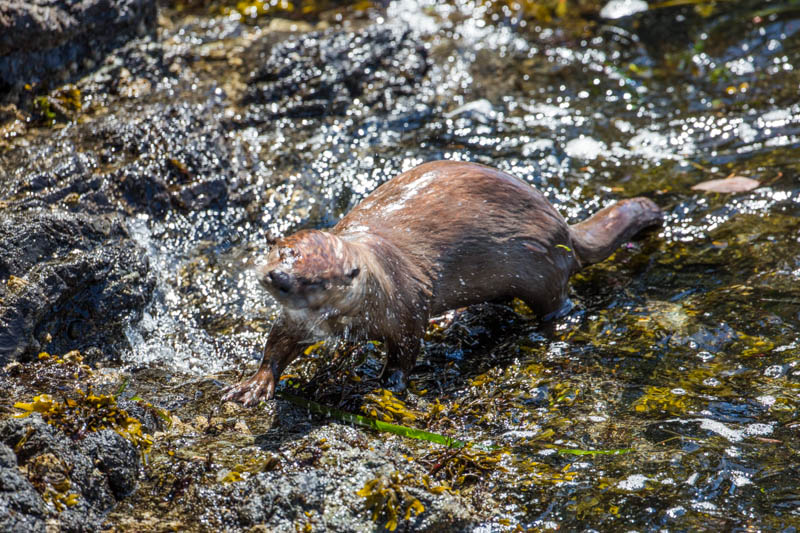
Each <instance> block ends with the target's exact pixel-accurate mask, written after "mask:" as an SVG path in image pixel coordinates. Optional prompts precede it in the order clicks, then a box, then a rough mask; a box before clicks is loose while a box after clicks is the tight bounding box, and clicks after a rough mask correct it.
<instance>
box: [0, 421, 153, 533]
mask: <svg viewBox="0 0 800 533" xmlns="http://www.w3.org/2000/svg"><path fill="white" fill-rule="evenodd" d="M0 443H2V444H0V450H4V449H6V448H5V447H8V448H10V449H13V450H16V462H18V463H19V466H20V467H23V468H24V471H25V473H26V475H27V477H28V479H25V478H24V477H22V476H21V475H20V476H18V478H13V476H10V475H9V476H5V477H2V478H0V479H2V480H3V483H5V482H6V481H5V480H6V479H9V480H11V479H12V478H13V479H14V480H16V481H15V482H16V483H17V485H15V486H13V487H12V488H10V489H8V490H9V491H10V492H12V493H13V498H12V499H11V504H10V505H9V507H10V508H11V509H14V510H15V513H13V514H10V515H9V516H10V518H9V519H14V520H16V521H17V523H20V524H22V525H23V526H24V527H26V526H28V525H30V526H31V527H29V529H28V530H29V531H43V530H44V529H43V527H44V525H43V521H44V520H45V519H50V520H55V521H56V522H57V524H58V527H59V529H60V530H61V531H65V532H70V531H76V532H77V531H96V530H97V528H98V527H99V526H100V523H101V522H102V520H103V517H104V516H105V513H106V512H107V511H108V510H109V509H111V507H112V506H113V505H114V504H115V503H116V502H117V501H118V499H121V498H122V497H123V496H124V495H126V494H128V493H129V492H130V491H131V490H132V489H133V487H134V484H135V480H136V477H137V476H138V471H139V466H140V460H139V454H138V452H137V451H136V449H135V448H134V446H133V444H131V443H130V442H128V441H127V440H125V439H123V438H122V437H120V436H119V435H117V434H116V433H114V432H113V431H110V430H107V431H101V432H98V433H94V434H89V435H88V436H87V437H86V438H85V439H83V440H82V441H79V442H78V443H76V442H74V441H72V440H71V439H70V438H68V437H67V436H66V435H64V434H63V433H62V432H61V431H59V430H58V429H56V428H54V427H52V426H50V425H48V424H47V423H46V422H44V420H42V418H41V416H39V415H38V414H33V415H31V416H29V417H27V418H24V419H8V420H5V421H3V422H1V423H0ZM11 457H13V452H12V455H11V456H9V455H8V453H7V452H3V451H0V473H2V474H5V473H6V468H7V467H6V466H4V465H7V464H9V463H11V461H12V460H11ZM17 473H18V474H19V470H17ZM31 481H33V482H34V483H38V484H39V486H40V487H41V488H40V490H47V489H50V491H51V492H50V494H51V496H50V498H51V500H53V499H54V498H55V499H58V498H60V497H64V498H65V497H66V496H69V495H75V496H73V498H74V500H73V501H71V503H67V502H66V500H65V499H64V500H60V501H61V505H60V507H61V510H60V511H59V510H58V507H59V506H56V505H53V506H52V507H46V506H45V505H44V503H43V501H42V499H41V497H39V498H38V499H37V498H36V496H39V494H38V492H37V491H36V490H35V488H34V486H33V485H32V483H31ZM3 487H5V485H3ZM3 490H4V491H5V490H6V489H3ZM31 491H33V492H31ZM34 494H35V496H34ZM52 494H56V495H57V496H55V497H54V496H52ZM5 501H6V500H5V499H4V497H3V492H0V505H4V502H5ZM14 505H16V507H13V506H14ZM17 509H19V510H17ZM3 516H4V515H3V514H0V521H2V520H3ZM39 523H42V526H41V527H39V526H38V524H39ZM0 524H2V522H0ZM21 530H22V531H24V529H21ZM3 531H19V530H18V529H13V528H12V529H6V528H3Z"/></svg>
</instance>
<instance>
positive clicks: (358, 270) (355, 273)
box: [347, 267, 361, 279]
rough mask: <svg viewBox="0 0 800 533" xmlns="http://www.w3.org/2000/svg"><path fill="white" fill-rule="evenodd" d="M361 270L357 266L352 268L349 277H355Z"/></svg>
mask: <svg viewBox="0 0 800 533" xmlns="http://www.w3.org/2000/svg"><path fill="white" fill-rule="evenodd" d="M359 272H361V269H360V268H358V267H356V268H354V269H353V270H351V271H350V272H348V273H347V277H348V278H350V279H353V278H355V277H356V276H358V274H359Z"/></svg>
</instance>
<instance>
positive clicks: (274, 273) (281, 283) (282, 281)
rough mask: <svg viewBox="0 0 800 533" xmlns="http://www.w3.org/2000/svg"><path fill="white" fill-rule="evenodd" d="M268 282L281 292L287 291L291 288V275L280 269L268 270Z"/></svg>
mask: <svg viewBox="0 0 800 533" xmlns="http://www.w3.org/2000/svg"><path fill="white" fill-rule="evenodd" d="M267 278H268V280H269V283H270V284H271V285H272V286H273V287H275V288H276V289H277V290H279V291H280V292H282V293H289V292H290V291H291V290H292V277H291V276H290V275H289V274H287V273H286V272H282V271H280V270H270V271H269V273H268V274H267Z"/></svg>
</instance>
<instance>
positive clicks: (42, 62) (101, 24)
mask: <svg viewBox="0 0 800 533" xmlns="http://www.w3.org/2000/svg"><path fill="white" fill-rule="evenodd" d="M155 23H156V2H155V0H84V1H81V2H57V1H54V0H30V1H22V0H0V95H5V97H6V98H11V99H14V98H16V97H18V96H19V94H20V92H21V89H22V87H23V86H24V85H25V84H35V83H39V82H44V81H50V80H52V81H56V80H59V79H64V78H66V77H68V76H69V75H71V74H74V73H75V72H76V71H78V70H79V69H81V68H82V67H86V66H89V65H91V64H92V62H93V61H96V60H98V59H100V58H101V57H102V56H103V55H104V54H105V53H107V52H108V51H109V50H111V49H113V48H115V47H117V46H119V45H120V44H122V43H124V42H125V41H127V40H128V39H129V38H130V37H131V36H136V35H143V34H146V33H148V32H150V31H153V29H154V28H155Z"/></svg>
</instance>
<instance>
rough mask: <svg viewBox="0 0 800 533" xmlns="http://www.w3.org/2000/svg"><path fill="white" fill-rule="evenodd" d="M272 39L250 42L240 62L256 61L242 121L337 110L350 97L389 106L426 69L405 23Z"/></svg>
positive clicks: (422, 52)
mask: <svg viewBox="0 0 800 533" xmlns="http://www.w3.org/2000/svg"><path fill="white" fill-rule="evenodd" d="M274 39H275V34H272V35H270V36H268V37H267V38H265V39H264V40H262V41H260V42H258V43H256V44H255V45H254V46H253V48H252V49H251V50H250V51H249V52H248V55H250V56H251V57H248V58H246V59H245V61H244V64H246V65H260V66H259V67H258V68H257V69H256V70H254V71H252V72H251V73H250V75H249V81H248V83H247V86H248V89H247V92H246V94H245V96H244V98H243V103H244V104H246V105H252V106H253V107H252V108H251V109H249V110H248V113H247V115H246V118H245V121H246V122H254V123H259V122H267V121H269V120H271V119H273V118H276V117H319V116H325V115H337V114H342V113H344V111H345V110H346V109H347V108H348V107H349V106H350V105H352V103H353V101H354V100H356V99H359V100H360V101H361V102H362V103H363V104H365V105H367V106H369V107H371V108H374V109H376V110H383V111H386V110H391V109H392V107H393V106H394V104H395V101H396V100H397V99H399V98H403V97H408V96H413V95H414V94H415V89H416V88H417V87H418V85H419V83H420V81H421V80H422V79H423V78H424V76H425V74H426V73H427V71H428V62H427V52H426V50H425V47H424V45H423V44H422V43H421V42H420V41H418V40H417V39H416V38H415V36H414V34H413V33H412V31H411V30H410V29H409V28H407V27H405V26H397V25H375V26H371V27H369V28H367V29H364V30H361V31H356V32H347V31H329V32H325V33H319V32H316V33H310V34H306V35H301V36H297V37H294V38H290V39H285V40H283V41H281V42H280V44H275V45H273V40H274Z"/></svg>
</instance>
